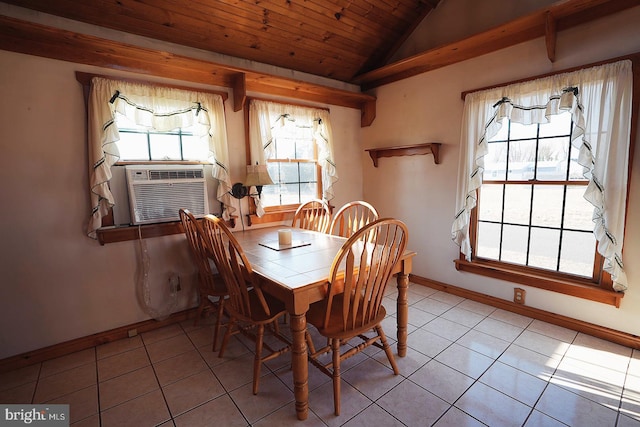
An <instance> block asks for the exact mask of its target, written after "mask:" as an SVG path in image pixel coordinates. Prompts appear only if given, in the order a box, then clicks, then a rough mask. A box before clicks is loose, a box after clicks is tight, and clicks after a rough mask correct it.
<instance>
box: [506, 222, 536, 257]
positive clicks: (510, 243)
mask: <svg viewBox="0 0 640 427" xmlns="http://www.w3.org/2000/svg"><path fill="white" fill-rule="evenodd" d="M528 234H529V231H528V228H527V227H522V226H518V225H505V226H504V231H503V235H502V258H501V260H502V261H505V262H511V263H514V264H522V265H524V264H525V263H526V262H527V238H528Z"/></svg>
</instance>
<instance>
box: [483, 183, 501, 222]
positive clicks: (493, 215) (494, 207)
mask: <svg viewBox="0 0 640 427" xmlns="http://www.w3.org/2000/svg"><path fill="white" fill-rule="evenodd" d="M503 187H504V185H502V184H500V185H492V184H485V185H483V186H482V187H481V193H480V211H479V217H478V219H479V220H480V221H502V189H503Z"/></svg>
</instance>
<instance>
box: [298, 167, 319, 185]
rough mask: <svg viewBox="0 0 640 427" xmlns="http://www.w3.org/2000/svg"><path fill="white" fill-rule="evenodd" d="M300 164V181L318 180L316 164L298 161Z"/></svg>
mask: <svg viewBox="0 0 640 427" xmlns="http://www.w3.org/2000/svg"><path fill="white" fill-rule="evenodd" d="M298 164H299V165H300V182H316V164H315V163H298Z"/></svg>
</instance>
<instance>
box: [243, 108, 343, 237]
mask: <svg viewBox="0 0 640 427" xmlns="http://www.w3.org/2000/svg"><path fill="white" fill-rule="evenodd" d="M251 100H259V101H268V102H273V103H280V104H285V105H294V106H297V107H304V108H314V109H321V110H326V111H329V109H328V108H324V107H318V106H313V105H309V104H301V103H296V102H289V101H279V100H274V99H269V98H260V97H255V96H253V97H250V96H248V97H246V98H245V100H244V104H243V109H244V133H245V153H246V156H247V166H249V165H250V164H251V160H250V159H251V141H250V139H249V138H250V137H249V135H250V129H249V122H250V121H249V103H250V102H251ZM314 150H315V155H316V161H315V163H316V179H317V182H318V198H322V194H323V187H322V167H321V166H320V164H319V162H318V158H317V157H318V147H317V144H316V147H314ZM270 160H271V161H273V160H277V159H267V160H266V161H267V162H268V161H270ZM292 161H297V162H300V160H292ZM298 206H300V203H293V204H289V205H280V206H269V207H266V206H265V207H264V215H263V216H262V217H259V216H258V215H257V214H256V204H255V201H254V200H253V197H250V198H249V213H248V214H246V216H247V225H248V226H251V225H252V224H265V223H270V222H282V221H286V220H289V219H293V214H294V213H295V212H296V209H298ZM331 208H332V207H331V206H330V209H331Z"/></svg>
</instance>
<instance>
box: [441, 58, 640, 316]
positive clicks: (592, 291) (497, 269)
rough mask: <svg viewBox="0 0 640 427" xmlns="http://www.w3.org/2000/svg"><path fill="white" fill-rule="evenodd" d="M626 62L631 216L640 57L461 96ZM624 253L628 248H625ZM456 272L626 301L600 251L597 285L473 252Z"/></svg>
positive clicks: (472, 226)
mask: <svg viewBox="0 0 640 427" xmlns="http://www.w3.org/2000/svg"><path fill="white" fill-rule="evenodd" d="M624 59H628V60H631V62H632V70H633V71H632V72H633V100H632V107H631V108H632V110H631V132H630V142H631V143H630V144H629V165H628V181H627V198H626V204H627V212H628V208H629V191H630V187H631V186H630V183H631V176H632V175H631V169H632V165H633V156H634V148H635V145H636V140H637V136H638V119H639V117H640V116H639V110H640V99H639V98H640V53H635V54H632V55H627V56H623V57H618V58H613V59H609V60H606V61H600V62H597V63H592V64H585V65H582V66H579V67H573V68H570V69H565V70H559V71H555V72H552V73H546V74H542V75H537V76H533V77H529V78H526V79H519V80H515V81H511V82H507V83H503V84H499V85H495V86H488V87H484V88H479V89H473V90H469V91H464V92H462V93H461V97H462V100H463V101H464V99H465V97H466V95H467V94H468V93H472V92H477V91H481V90H485V89H490V88H497V87H502V86H508V85H511V84H515V83H523V82H527V81H531V80H535V79H539V78H543V77H548V76H553V75H557V74H562V73H567V72H571V71H577V70H580V69H583V68H589V67H593V66H597V65H603V64H609V63H613V62H617V61H621V60H624ZM477 209H478V206H476V207H475V208H474V209H473V210H472V212H471V219H470V222H469V237H470V241H471V242H472V247H474V248H475V247H476V244H477V239H476V237H477V223H478V221H477ZM628 218H629V215H626V217H625V234H626V230H627V227H626V224H628ZM623 251H624V248H623ZM454 263H455V267H456V270H458V271H465V272H469V273H473V274H478V275H481V276H487V277H492V278H495V279H500V280H505V281H507V282H509V283H510V284H512V283H518V284H522V285H526V286H530V287H534V288H539V289H544V290H548V291H552V292H558V293H561V294H565V295H570V296H575V297H578V298H583V299H587V300H591V301H595V302H600V303H604V304H610V305H613V306H615V307H616V308H619V307H620V301H621V299H622V298H623V297H624V292H617V291H614V290H613V281H612V280H611V276H610V275H609V274H608V273H607V272H605V271H604V269H603V257H602V255H600V254H599V253H598V252H597V251H596V257H595V259H594V277H597V279H598V280H597V282H594V281H593V280H591V279H588V278H586V279H584V280H582V279H580V278H578V277H575V276H570V277H566V275H565V274H563V273H558V272H549V271H545V270H542V269H536V268H534V267H528V266H527V267H525V266H518V265H514V264H508V263H505V262H500V261H492V260H486V259H481V258H477V257H476V256H475V251H474V252H473V255H472V258H471V261H467V260H466V259H465V256H464V254H462V253H460V256H459V258H458V259H455V260H454Z"/></svg>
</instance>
